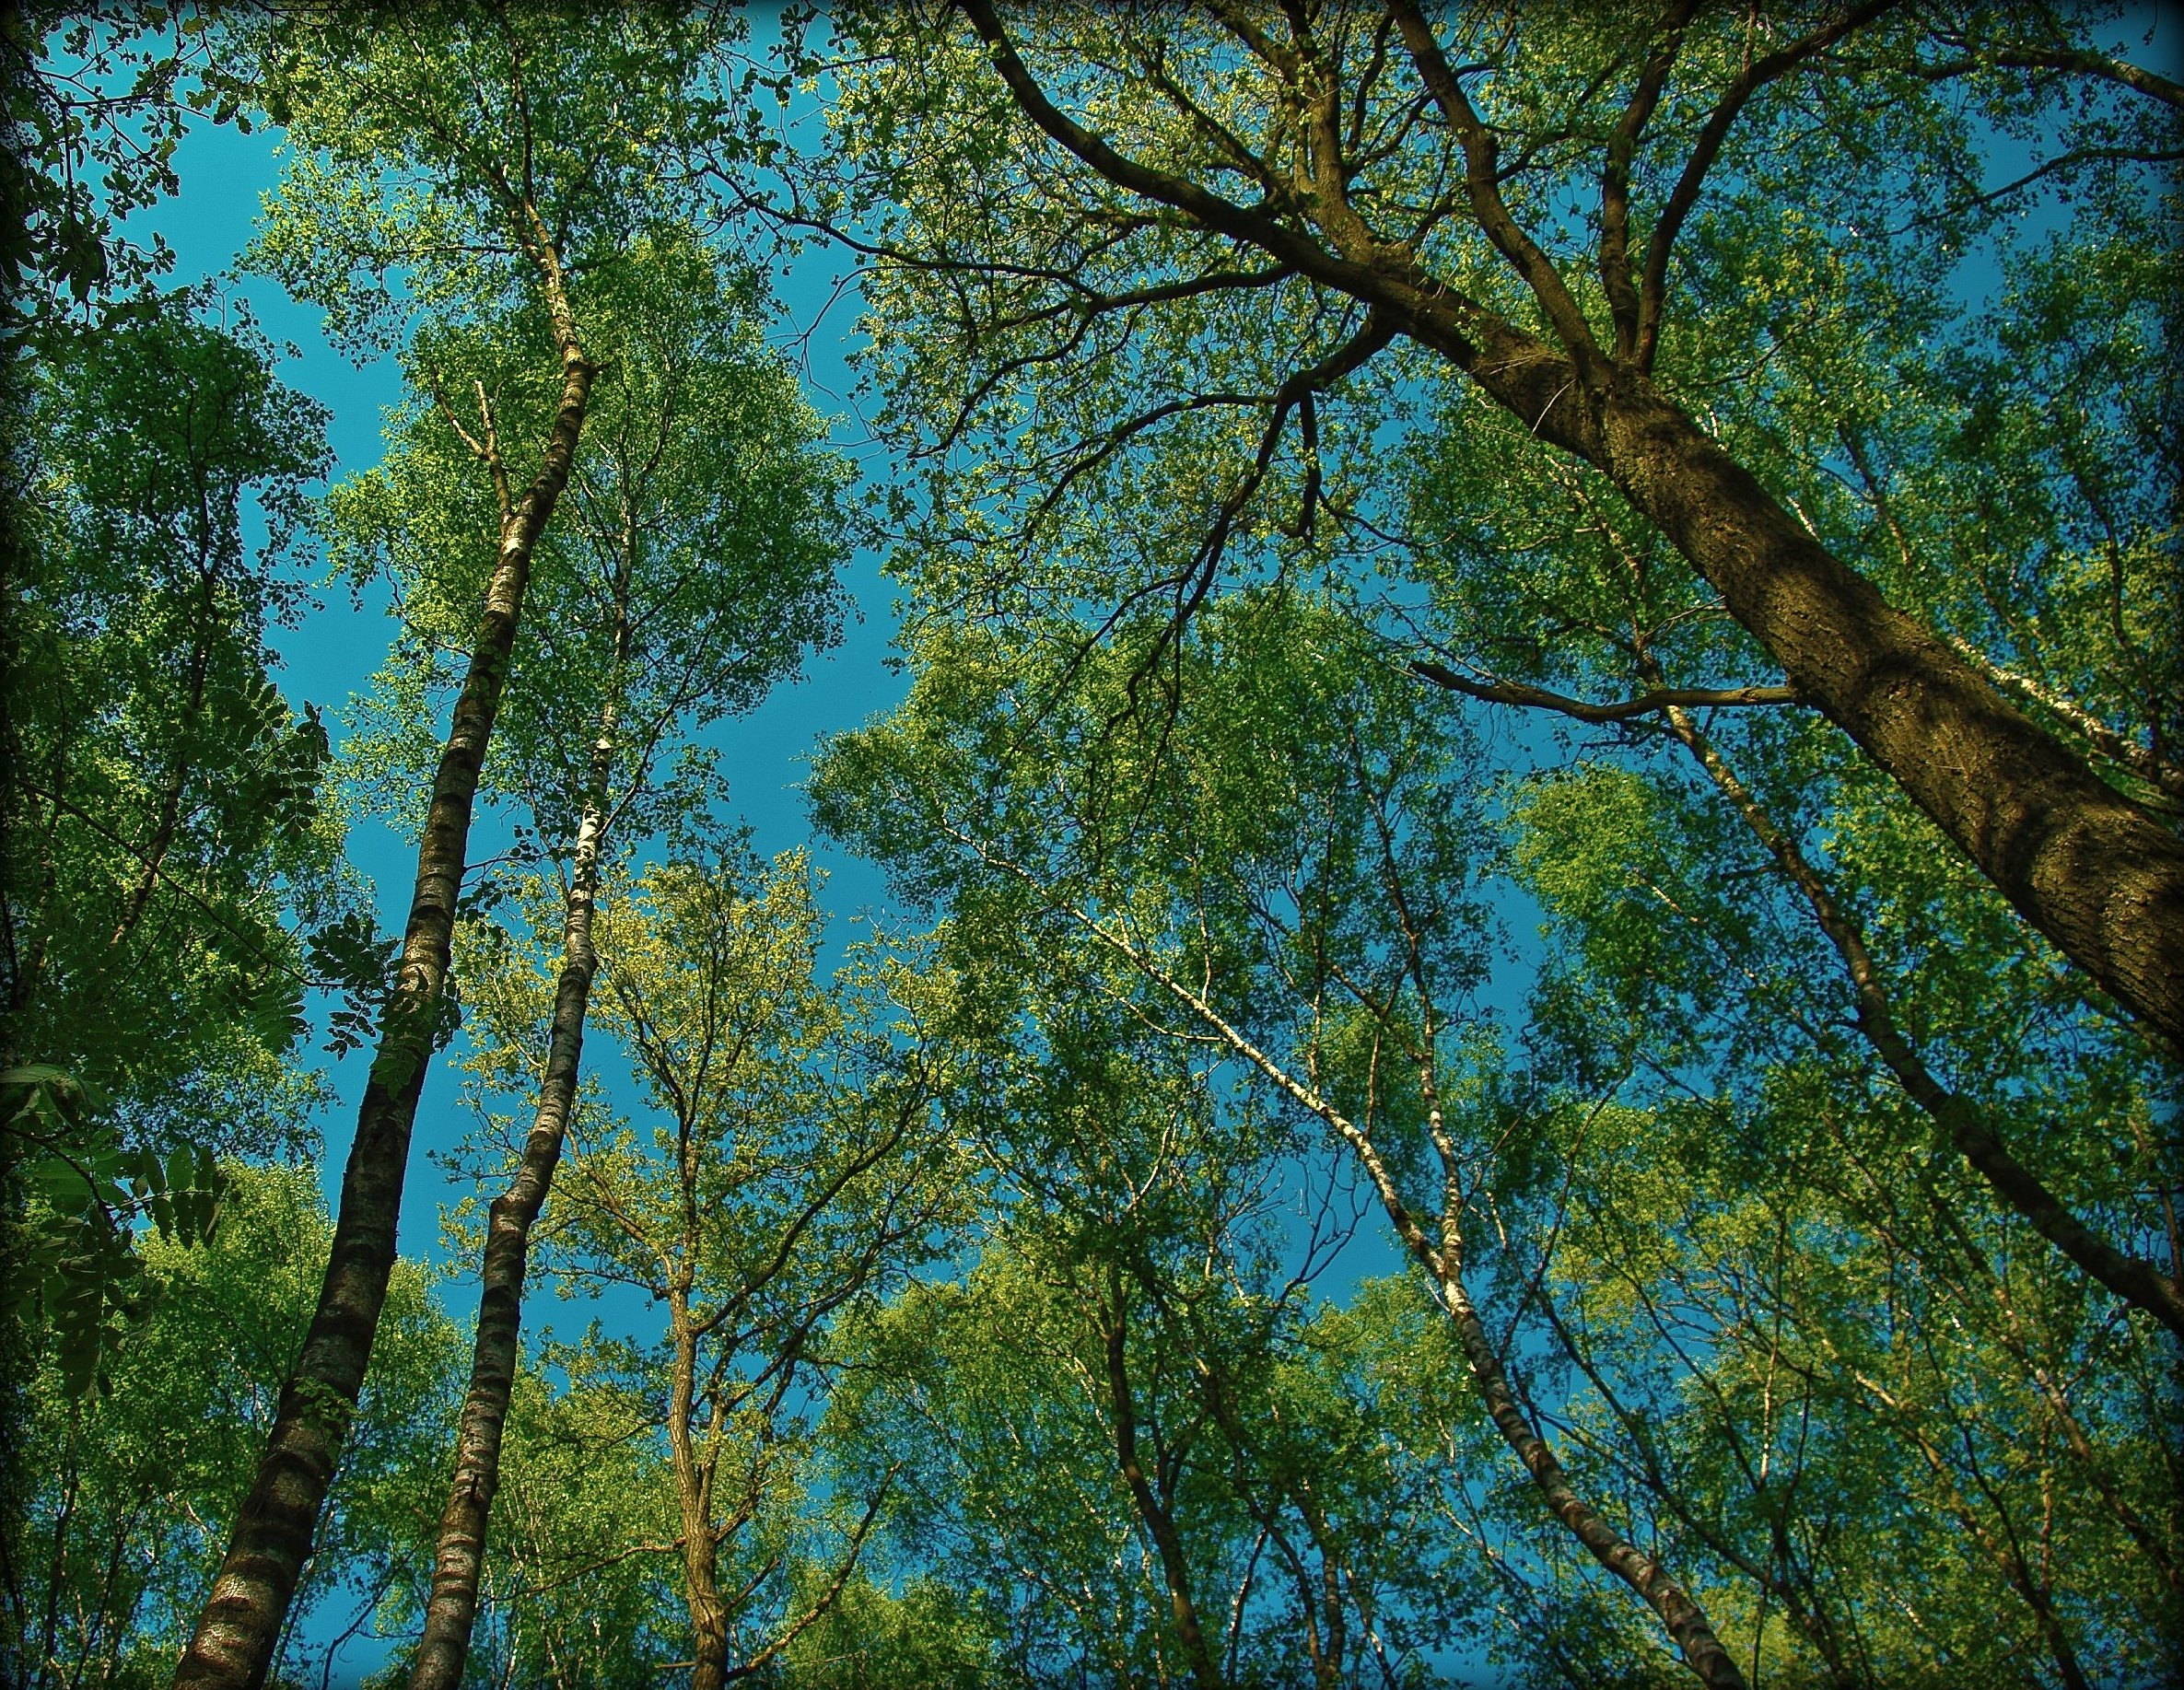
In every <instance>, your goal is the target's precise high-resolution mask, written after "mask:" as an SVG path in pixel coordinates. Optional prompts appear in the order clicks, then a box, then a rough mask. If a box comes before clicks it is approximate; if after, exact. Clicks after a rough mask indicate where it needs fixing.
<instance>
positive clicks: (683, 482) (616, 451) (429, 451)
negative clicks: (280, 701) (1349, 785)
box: [320, 228, 847, 860]
mask: <svg viewBox="0 0 2184 1690" xmlns="http://www.w3.org/2000/svg"><path fill="white" fill-rule="evenodd" d="M756 289H757V281H756V278H755V277H753V276H752V275H751V274H749V273H748V272H746V271H743V270H742V269H741V268H740V267H739V266H736V265H733V264H730V263H729V262H726V261H723V260H722V259H721V258H720V257H718V255H717V254H715V253H713V252H711V251H708V250H707V248H706V247H704V246H702V245H701V244H699V243H698V241H697V240H696V239H695V236H694V235H693V234H692V232H691V231H689V230H688V229H677V228H667V229H662V230H659V231H656V232H654V233H652V234H648V235H645V236H642V237H640V238H638V239H636V240H635V242H634V243H633V244H632V246H631V247H630V249H629V250H628V251H626V252H625V253H623V254H620V255H619V256H617V257H616V258H615V259H614V260H613V261H611V262H601V263H600V264H598V265H596V266H594V267H593V268H592V269H591V270H590V272H589V273H588V274H587V275H586V276H585V277H584V278H583V281H582V283H581V285H580V286H579V289H578V297H577V305H578V309H579V310H580V311H581V312H582V321H583V323H584V334H585V344H586V345H587V347H588V349H589V350H590V354H591V355H592V356H593V357H594V358H596V359H597V360H598V361H599V362H600V363H601V365H602V366H603V369H602V373H601V375H600V377H599V378H598V379H597V381H596V383H595V384H594V386H593V389H592V394H591V399H590V408H589V411H588V414H587V419H586V423H585V428H584V433H583V435H582V437H581V439H580V442H579V445H578V455H577V460H576V464H575V467H574V469H573V471H572V473H571V477H570V485H569V487H568V489H567V491H566V493H565V495H563V498H562V501H561V505H560V507H559V515H558V516H557V517H556V519H555V524H554V526H553V527H551V528H550V529H549V530H547V532H546V533H545V535H544V536H543V537H542V540H541V542H540V544H539V547H538V551H537V555H536V559H535V562H534V564H533V573H532V577H531V586H530V589H529V590H528V593H527V596H526V609H525V616H524V623H523V626H522V629H521V631H520V634H519V635H518V639H517V644H516V650H515V656H514V659H513V664H512V668H511V671H510V675H509V677H508V686H507V690H506V691H505V692H504V693H503V694H502V699H501V706H500V716H499V717H498V720H497V722H496V728H495V741H496V746H497V747H498V748H499V749H498V750H497V751H496V755H495V757H494V758H493V759H492V760H491V762H489V763H488V764H487V769H486V775H485V783H486V784H485V790H486V791H487V792H489V793H491V794H493V795H494V796H496V797H498V798H503V799H505V800H509V801H513V802H518V803H521V804H523V805H524V806H525V807H526V808H527V809H528V810H530V812H531V814H530V818H529V822H528V824H527V825H524V824H520V826H521V839H522V842H523V844H524V846H525V848H524V850H523V851H522V852H520V853H519V855H520V856H522V857H527V858H531V859H532V860H535V857H534V856H533V854H535V853H543V852H552V853H555V854H557V855H561V856H566V852H567V851H568V849H569V848H570V845H571V843H572V841H573V838H574V834H575V833H576V829H577V825H578V818H579V816H580V815H581V813H582V811H583V809H584V806H585V801H586V793H587V790H588V787H589V785H590V780H591V777H592V775H591V763H592V758H593V751H594V746H595V744H596V743H597V742H598V741H599V740H600V739H601V733H602V725H604V724H609V723H611V724H612V733H611V738H612V739H613V741H614V743H615V744H616V746H617V747H618V748H625V749H621V750H620V751H619V754H618V755H617V756H616V758H615V767H614V769H613V774H612V775H611V777H610V781H609V786H608V789H607V791H606V792H605V793H604V794H602V795H601V797H602V798H604V800H605V805H606V808H608V809H610V810H612V811H613V813H614V815H615V819H616V829H617V832H620V833H628V834H633V835H642V834H644V833H650V832H653V831H656V830H663V829H672V828H673V827H675V826H677V825H678V818H681V817H685V816H687V815H688V814H689V813H690V812H691V811H693V810H700V809H702V808H703V807H704V806H705V804H706V802H707V791H706V789H707V787H708V785H710V784H711V783H713V782H714V781H715V779H716V778H717V777H716V776H715V775H713V773H712V770H711V763H710V755H709V753H707V752H704V751H703V750H701V749H700V747H699V745H698V740H699V736H700V735H701V734H702V732H703V730H704V729H705V728H707V727H709V726H711V725H712V724H713V723H714V722H716V721H718V719H719V718H720V717H722V716H724V715H730V714H739V713H742V712H743V711H747V710H749V709H751V708H753V707H754V706H755V705H757V704H758V703H759V702H760V701H761V700H763V699H764V698H765V697H766V695H767V694H768V693H769V691H770V690H771V689H772V688H773V687H774V686H775V685H776V684H777V683H778V682H782V681H784V680H787V679H788V678H791V677H792V676H793V675H794V673H795V670H796V668H797V665H798V663H799V662H800V659H801V657H802V654H803V652H804V651H805V650H807V649H811V650H815V651H817V650H824V649H826V648H827V647H831V646H832V645H833V644H835V641H836V640H837V639H838V637H839V626H840V609H839V602H838V598H837V589H836V587H835V567H836V565H837V563H838V561H839V559H840V555H841V552H842V548H843V539H842V530H843V513H842V511H841V509H840V503H841V497H842V493H843V489H844V484H845V482H846V480H847V473H846V469H845V466H844V465H843V464H842V462H841V461H840V460H838V459H837V458H835V457H834V456H833V455H832V454H830V453H828V452H827V451H825V450H824V449H823V447H822V445H821V441H822V439H823V434H824V429H823V425H821V423H820V421H819V419H818V418H817V417H816V416H814V415H813V414H812V411H811V409H810V407H809V406H808V405H806V404H805V403H804V402H803V399H802V397H801V395H800V392H799V391H798V389H797V387H796V384H795V382H794V380H793V379H791V377H790V376H789V374H788V370H787V368H786V367H785V366H784V365H783V363H782V361H781V360H780V358H779V357H778V356H777V355H776V354H774V353H773V352H771V351H770V350H768V349H767V347H766V346H765V342H764V340H763V338H762V335H761V327H762V324H761V319H760V316H759V300H758V297H757V292H756ZM547 338H548V337H547V336H546V334H545V332H544V331H543V325H542V324H541V323H540V322H539V321H537V316H536V313H535V312H533V313H531V314H528V315H526V316H524V317H521V318H519V319H517V320H515V321H512V322H489V323H482V324H478V325H473V326H465V327H461V328H456V327H451V326H435V327H434V328H432V329H431V330H430V331H429V332H425V333H422V334H421V335H420V337H419V340H418V344H417V345H416V346H415V348H414V349H413V351H412V352H411V353H410V354H409V355H408V363H409V367H410V368H409V373H410V378H411V384H412V389H413V391H415V393H417V394H418V395H419V397H418V398H417V399H416V400H415V401H414V402H413V403H412V405H411V407H410V408H409V410H408V411H407V413H406V414H403V416H401V417H400V418H399V419H397V420H396V422H395V423H394V425H393V426H392V428H391V432H390V438H389V444H390V451H389V453H388V456H387V457H386V459H385V460H383V461H382V462H381V463H380V466H379V467H378V468H377V469H375V470H372V471H370V472H367V473H365V474H364V475H362V476H360V477H357V478H356V479H355V480H353V481H351V482H348V483H346V484H343V485H341V486H339V487H337V488H335V489H334V490H333V493H332V494H331V495H330V496H329V498H328V500H327V503H326V507H325V509H324V513H323V517H322V519H321V525H320V526H321V532H322V533H323V535H324V538H325V540H326V542H327V546H328V550H329V553H330V555H331V558H332V561H333V565H334V567H335V568H336V570H338V571H340V572H342V573H345V574H347V575H349V576H350V577H352V578H355V579H358V580H361V579H364V578H368V577H374V576H381V577H384V578H385V579H387V580H388V582H389V583H390V584H391V587H392V588H393V589H394V593H395V601H396V603H397V605H398V606H399V607H400V612H401V615H402V621H403V633H402V636H401V638H400V641H399V642H398V644H397V646H396V648H395V650H394V651H393V653H392V654H391V658H390V661H389V663H388V665H387V667H386V668H385V669H383V670H381V671H380V675H379V676H378V677H377V678H376V687H375V692H374V693H373V695H372V697H371V699H370V700H369V701H368V704H367V705H365V706H364V708H363V709H362V710H361V711H360V712H359V718H360V719H359V722H358V728H359V731H358V733H357V734H356V737H355V739H353V740H351V741H350V743H349V745H348V746H347V747H346V748H345V754H346V756H347V758H348V759H349V763H348V768H349V772H350V776H351V783H352V787H353V788H354V790H355V791H356V802H357V803H358V804H359V805H360V806H361V807H363V808H364V809H366V810H377V811H380V812H381V813H384V814H385V815H386V816H387V817H388V819H389V820H390V821H391V822H394V823H395V824H396V825H398V826H405V827H414V826H415V824H416V813H415V806H414V805H407V804H403V805H401V806H400V807H399V808H398V807H397V799H398V795H400V794H402V793H405V792H410V791H414V790H415V789H416V788H417V787H418V785H419V784H420V782H421V781H422V780H424V779H426V778H428V777H429V771H430V769H431V766H432V763H433V761H434V760H435V759H436V757H437V755H438V732H437V729H436V728H435V727H434V720H435V712H436V710H437V709H438V708H439V707H441V706H442V705H444V703H445V701H446V700H447V699H448V698H449V697H450V696H451V694H452V693H453V691H454V689H455V687H456V686H457V685H458V684H459V682H460V679H461V665H462V662H463V660H464V656H465V653H466V651H467V649H468V647H469V644H470V640H471V634H472V629H473V624H474V622H475V619H476V614H477V605H478V602H479V600H480V597H481V593H482V589H483V583H484V581H485V577H486V575H487V574H488V573H489V571H490V569H491V567H492V562H493V559H494V556H495V554H496V548H497V544H498V540H499V533H500V516H499V511H498V508H497V507H496V501H495V493H494V488H493V484H492V482H491V479H490V478H489V477H488V476H487V475H486V474H485V472H484V470H483V469H482V468H481V466H480V465H479V464H478V462H477V461H476V457H475V454H474V452H473V449H472V444H471V443H472V442H474V441H476V440H477V439H478V438H479V437H480V435H481V434H482V433H483V431H484V430H485V427H486V426H487V422H486V420H485V419H487V418H489V419H490V425H491V426H493V427H494V428H495V429H496V430H497V432H498V435H499V437H501V438H503V439H506V440H509V441H514V440H518V439H525V438H530V437H534V436H539V435H543V434H544V433H545V432H546V431H547V429H548V428H549V427H550V426H551V423H552V413H553V407H554V405H555V402H557V401H558V398H559V389H560V381H559V375H558V371H557V369H555V367H552V366H548V365H543V364H541V363H540V361H539V360H538V359H537V357H536V355H535V353H533V352H531V350H529V349H531V348H534V347H536V346H537V345H539V344H542V343H543V342H544V341H545V340H546V339H547ZM458 372H460V376H459V375H458ZM429 395H438V396H439V397H438V401H435V400H433V399H432V398H430V397H427V396H429ZM443 404H444V406H445V407H446V409H445V411H443V410H441V409H440V408H439V406H440V405H443ZM459 426H461V427H463V428H465V429H466V431H467V432H468V434H469V436H470V440H469V441H466V440H465V439H464V438H463V437H462V436H461V434H459V433H458V427H459Z"/></svg>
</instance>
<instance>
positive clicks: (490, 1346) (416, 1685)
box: [410, 735, 613, 1690]
mask: <svg viewBox="0 0 2184 1690" xmlns="http://www.w3.org/2000/svg"><path fill="white" fill-rule="evenodd" d="M612 747H613V740H612V739H611V738H610V737H608V736H604V735H602V736H601V740H600V743H599V745H598V746H597V747H596V748H595V750H594V752H593V762H592V771H591V773H592V783H591V785H592V793H591V802H590V804H589V805H588V806H587V808H586V810H585V814H584V819H583V823H582V825H581V826H580V827H579V828H578V833H577V850H576V859H575V862H574V864H573V865H572V868H571V872H570V876H569V892H568V902H567V906H566V911H565V914H564V916H563V923H562V964H561V977H560V980H559V981H558V982H557V983H556V985H555V992H554V1023H553V1031H552V1033H551V1035H550V1038H549V1042H548V1045H547V1052H546V1071H545V1077H544V1079H543V1082H542V1083H541V1085H540V1088H539V1101H538V1109H537V1111H536V1113H534V1114H533V1115H532V1117H531V1132H530V1135H529V1136H528V1137H527V1138H526V1139H525V1141H524V1145H523V1160H522V1161H521V1163H520V1166H519V1167H518V1168H517V1171H516V1178H515V1180H514V1182H513V1183H510V1185H509V1186H508V1190H506V1191H504V1192H502V1193H501V1194H500V1195H498V1196H497V1197H496V1198H494V1199H493V1203H492V1206H491V1207H490V1208H489V1209H488V1210H487V1211H486V1225H485V1269H484V1274H483V1280H484V1288H483V1290H482V1292H481V1295H480V1297H479V1301H478V1330H477V1336H476V1339H475V1342H474V1344H473V1349H472V1356H471V1373H470V1390H469V1392H468V1393H467V1394H466V1395H465V1396H464V1398H463V1403H462V1418H461V1426H460V1428H459V1429H458V1430H457V1433H456V1442H455V1479H454V1483H453V1485H452V1486H450V1489H449V1493H448V1505H447V1508H446V1509H445V1510H444V1511H443V1512H442V1513H441V1515H440V1524H439V1535H438V1539H437V1541H436V1542H435V1544H434V1546H433V1556H432V1594H431V1597H430V1598H429V1599H428V1600H427V1602H426V1608H425V1629H424V1632H423V1634H422V1635H421V1637H420V1638H419V1639H418V1643H417V1654H416V1658H415V1660H414V1661H412V1662H411V1664H410V1690H456V1686H458V1685H460V1684H461V1683H462V1668H463V1662H464V1661H466V1660H467V1659H468V1657H469V1654H470V1639H471V1630H472V1626H473V1624H474V1622H475V1620H476V1617H477V1611H478V1583H479V1579H480V1578H481V1577H482V1576H483V1573H484V1571H485V1523H486V1521H487V1519H488V1518H489V1516H490V1515H491V1513H492V1509H493V1497H494V1493H495V1492H496V1490H497V1489H498V1488H499V1486H500V1445H501V1434H502V1431H503V1430H504V1428H506V1426H507V1424H508V1397H509V1393H510V1392H511V1391H512V1390H513V1388H514V1385H515V1379H516V1362H517V1358H518V1354H519V1350H520V1337H521V1332H522V1322H523V1280H524V1276H525V1273H526V1271H527V1269H528V1267H529V1265H530V1258H531V1226H532V1224H533V1223H534V1222H535V1221H536V1220H537V1219H538V1216H539V1210H540V1209H541V1208H542V1207H543V1206H544V1205H545V1201H546V1194H547V1193H548V1192H549V1191H550V1190H551V1189H552V1188H553V1184H554V1170H555V1167H556V1166H557V1165H558V1164H559V1162H560V1160H561V1148H562V1145H563V1143H564V1142H565V1140H566V1136H567V1132H568V1120H569V1112H570V1111H571V1110H572V1109H573V1108H574V1107H575V1104H576V1098H577V1080H578V1076H579V1075H580V1073H581V1072H582V1069H583V1057H584V1021H585V1017H586V1015H587V1013H588V1012H589V1010H590V1004H591V982H592V978H593V976H594V975H595V974H596V973H597V972H598V967H599V960H598V955H597V952H596V951H595V950H593V947H592V942H591V917H592V911H593V908H594V905H595V903H596V899H597V894H598V888H599V857H600V846H601V840H602V837H603V835H604V833H605V832H606V827H605V804H604V802H603V795H602V793H601V788H602V787H604V786H605V784H606V775H607V769H606V767H605V764H606V763H608V762H609V760H610V759H611V756H612Z"/></svg>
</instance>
